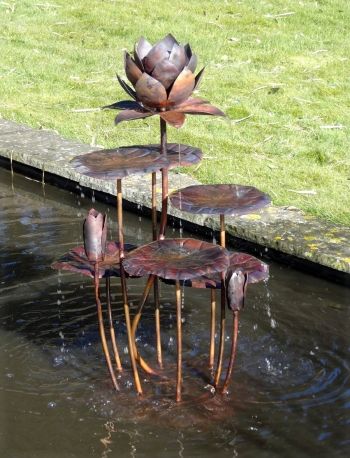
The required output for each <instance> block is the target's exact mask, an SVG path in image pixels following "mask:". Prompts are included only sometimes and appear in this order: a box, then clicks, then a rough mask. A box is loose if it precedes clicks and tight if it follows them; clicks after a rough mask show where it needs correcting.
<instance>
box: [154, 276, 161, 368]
mask: <svg viewBox="0 0 350 458" xmlns="http://www.w3.org/2000/svg"><path fill="white" fill-rule="evenodd" d="M154 303H155V306H156V308H155V322H156V341H157V362H158V365H159V367H160V368H161V369H162V368H163V358H162V337H161V331H160V301H159V282H158V278H157V277H156V278H155V279H154Z"/></svg>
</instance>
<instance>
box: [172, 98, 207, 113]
mask: <svg viewBox="0 0 350 458" xmlns="http://www.w3.org/2000/svg"><path fill="white" fill-rule="evenodd" d="M207 104H209V100H206V99H202V98H201V97H189V98H188V99H187V100H185V101H184V102H182V103H180V104H179V105H177V106H176V110H178V109H179V108H185V107H187V106H194V105H207Z"/></svg>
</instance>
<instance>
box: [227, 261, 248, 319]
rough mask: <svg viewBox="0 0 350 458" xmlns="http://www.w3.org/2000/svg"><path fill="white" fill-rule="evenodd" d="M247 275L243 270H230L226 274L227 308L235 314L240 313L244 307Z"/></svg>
mask: <svg viewBox="0 0 350 458" xmlns="http://www.w3.org/2000/svg"><path fill="white" fill-rule="evenodd" d="M247 278H248V276H247V274H246V273H244V272H243V271H242V270H239V269H238V270H234V271H232V270H230V271H228V272H227V274H226V279H225V281H226V285H225V286H226V300H227V306H228V308H229V309H231V310H232V311H234V312H239V311H240V310H242V309H243V307H244V301H245V296H246V292H247V284H248V281H247Z"/></svg>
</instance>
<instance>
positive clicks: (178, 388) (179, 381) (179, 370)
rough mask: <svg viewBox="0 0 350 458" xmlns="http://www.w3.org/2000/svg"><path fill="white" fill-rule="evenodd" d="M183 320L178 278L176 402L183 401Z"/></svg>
mask: <svg viewBox="0 0 350 458" xmlns="http://www.w3.org/2000/svg"><path fill="white" fill-rule="evenodd" d="M181 325H182V321H181V289H180V282H179V281H178V280H176V329H177V376H176V402H180V401H181V385H182V328H181Z"/></svg>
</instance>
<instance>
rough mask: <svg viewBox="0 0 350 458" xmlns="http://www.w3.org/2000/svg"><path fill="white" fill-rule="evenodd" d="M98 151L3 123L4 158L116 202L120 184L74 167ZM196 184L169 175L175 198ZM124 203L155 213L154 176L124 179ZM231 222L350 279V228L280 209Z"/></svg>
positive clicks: (240, 232) (233, 228)
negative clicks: (74, 162) (76, 158)
mask: <svg viewBox="0 0 350 458" xmlns="http://www.w3.org/2000/svg"><path fill="white" fill-rule="evenodd" d="M119 146H122V145H119ZM96 149H98V148H97V147H95V146H89V145H86V144H83V143H80V142H77V141H72V140H67V139H64V138H62V137H61V136H60V135H59V134H57V133H56V132H54V131H51V130H45V129H33V128H31V127H27V126H24V125H21V124H17V123H15V122H12V121H7V120H4V119H0V156H2V157H3V158H7V159H9V160H11V161H16V162H19V163H21V164H24V165H27V166H30V167H33V168H36V169H39V170H41V171H42V173H43V174H45V172H49V173H52V174H54V175H57V176H60V177H63V178H66V179H69V180H72V181H75V182H78V183H79V184H80V185H81V186H84V187H88V188H91V189H93V190H96V191H101V192H104V193H107V194H110V195H112V196H115V195H116V185H115V183H114V182H111V181H105V180H98V179H95V178H90V177H87V176H84V175H81V174H79V173H78V172H76V171H75V169H74V168H73V167H72V166H71V165H70V159H72V158H73V157H74V156H76V155H78V154H83V153H88V152H91V151H94V150H96ZM157 175H158V176H157V180H159V181H158V182H159V186H158V187H157V188H158V189H159V192H158V210H160V208H161V202H160V193H161V181H160V174H157ZM193 184H199V182H198V181H196V180H194V179H193V178H191V177H189V176H188V175H186V174H183V173H177V172H176V171H175V172H174V171H171V172H170V173H169V191H170V192H171V191H172V190H175V189H179V188H183V187H186V186H190V185H193ZM123 197H124V199H125V200H127V201H129V202H131V203H134V204H137V205H141V206H145V207H147V208H150V206H151V178H150V175H145V176H131V177H128V178H124V179H123ZM169 214H170V215H171V216H174V217H176V218H181V220H183V221H185V222H186V221H187V222H189V223H192V224H195V225H199V226H205V227H207V228H208V229H212V230H218V229H219V218H213V217H206V216H200V215H192V214H189V213H185V212H180V211H179V210H177V209H175V208H173V207H171V205H170V203H169ZM225 221H226V229H227V232H228V234H229V235H231V236H234V237H237V238H240V239H243V240H246V241H248V242H252V243H254V244H258V245H260V246H264V247H267V248H270V249H273V250H277V251H279V252H282V253H284V254H287V255H292V256H294V257H297V258H300V259H303V260H306V261H311V262H312V263H315V264H319V265H321V266H324V267H326V268H331V269H334V270H336V271H340V272H343V273H348V274H350V228H349V227H346V226H340V225H336V224H333V223H330V222H327V221H323V220H320V219H318V218H316V217H314V216H312V215H307V214H305V213H304V212H302V211H301V210H299V209H297V208H294V207H277V206H274V205H271V206H270V207H268V208H265V209H263V210H261V211H259V212H255V213H250V214H247V215H243V216H239V217H226V218H225Z"/></svg>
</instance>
